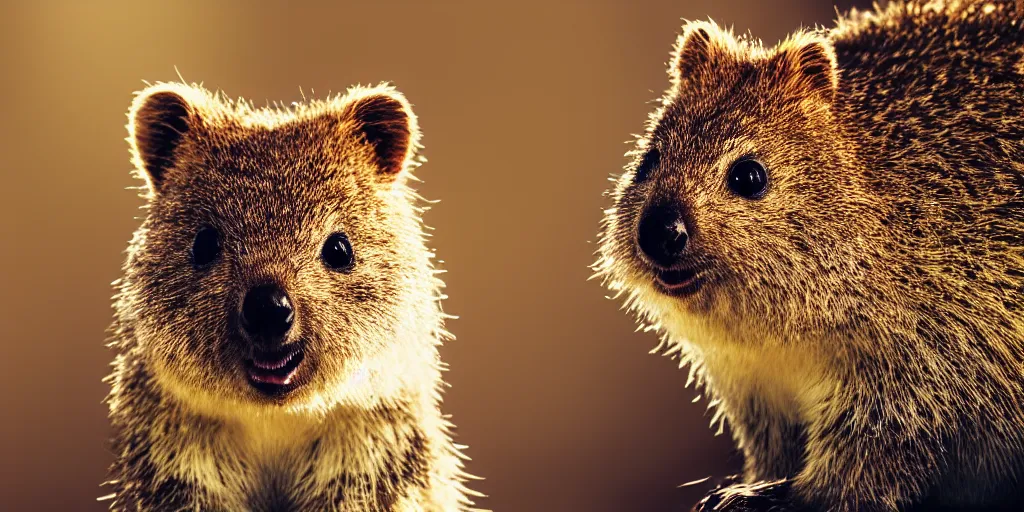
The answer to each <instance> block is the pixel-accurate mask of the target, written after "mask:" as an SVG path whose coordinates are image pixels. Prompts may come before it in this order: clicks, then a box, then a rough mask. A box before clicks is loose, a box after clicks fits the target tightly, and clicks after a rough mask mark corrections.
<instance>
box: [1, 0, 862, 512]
mask: <svg viewBox="0 0 1024 512" xmlns="http://www.w3.org/2000/svg"><path fill="white" fill-rule="evenodd" d="M859 3H861V4H863V3H865V2H859ZM839 4H840V5H839V8H841V9H845V8H847V7H849V6H850V4H851V2H850V1H849V0H847V1H842V2H839ZM708 16H710V17H712V18H713V19H715V20H716V21H718V22H720V23H724V24H726V25H735V27H736V29H737V31H739V32H744V31H746V30H750V31H751V32H752V33H753V34H754V35H755V36H757V37H760V38H762V39H764V40H765V41H766V42H772V43H774V42H775V41H777V40H778V39H779V38H781V37H783V36H784V35H785V34H786V33H787V32H789V31H791V30H793V29H796V28H798V27H800V26H809V25H813V24H815V23H830V22H831V20H832V19H833V17H834V7H833V5H832V3H831V2H829V1H822V0H818V1H811V0H803V1H801V0H786V1H778V2H769V3H766V2H760V1H757V0H732V1H712V0H701V1H667V0H664V1H644V2H639V1H628V0H622V1H612V0H577V1H553V0H546V1H533V0H530V1H523V0H512V1H502V2H473V1H464V2H413V1H410V2H407V3H406V2H395V1H392V2H373V3H371V2H365V3H364V2H331V3H326V2H325V3H322V4H306V5H302V6H299V5H295V4H294V3H286V2H281V3H274V4H272V3H269V2H263V3H259V4H257V3H256V2H242V1H232V2H218V3H216V4H214V3H213V2H211V3H209V4H208V3H207V2H194V3H172V2H159V3H157V2H152V3H147V2H120V3H114V2H105V3H87V2H66V3H59V2H38V3H35V4H31V3H29V2H18V3H14V2H11V3H10V4H8V5H4V6H3V7H0V20H3V23H2V29H0V43H2V44H0V65H2V67H0V69H2V79H0V92H2V95H0V98H2V100H3V110H2V112H0V170H2V172H3V178H4V179H3V182H2V185H0V235H2V246H0V247H2V248H0V269H2V270H0V279H2V281H0V290H2V293H0V328H2V331H0V332H2V336H3V347H2V352H0V353H2V357H0V385H2V393H0V399H2V400H3V402H2V404H0V411H2V416H0V440H2V445H0V475H2V476H0V497H2V505H0V509H3V510H10V511H22V510H39V511H49V510H75V511H78V510H82V511H100V510H103V509H104V508H105V506H104V505H102V504H99V503H97V502H96V501H95V498H96V497H97V496H100V495H102V494H106V492H107V491H106V490H105V489H101V488H100V487H99V483H100V482H101V481H102V480H103V479H104V474H105V469H106V466H107V465H108V463H109V462H110V460H111V456H110V454H109V453H108V451H107V449H106V445H105V440H106V437H107V435H108V431H107V421H106V410H105V407H104V405H102V404H101V400H102V399H103V397H104V395H105V393H106V391H107V386H106V385H105V384H103V383H101V382H100V379H101V378H102V377H103V376H104V375H106V374H107V372H108V363H109V361H110V359H111V358H112V354H111V353H110V352H109V351H108V350H107V349H106V348H105V347H104V345H103V340H104V337H105V333H104V329H105V328H106V326H107V324H108V322H109V319H110V317H111V310H110V306H109V302H110V301H109V298H110V295H111V289H110V286H109V283H110V282H111V281H113V280H114V279H115V278H117V277H118V276H119V268H120V265H121V262H122V259H123V253H122V251H123V249H124V248H125V247H126V245H127V241H128V239H129V237H130V235H131V233H132V231H133V230H134V229H135V227H136V226H137V223H138V220H137V219H136V218H135V217H136V216H138V215H141V214H142V212H141V211H140V210H138V209H137V207H138V206H139V205H140V204H141V201H140V200H139V199H138V197H136V193H135V192H134V191H130V190H126V189H125V188H126V187H130V186H135V185H138V184H139V183H135V182H134V181H133V180H132V179H131V177H130V176H129V170H130V167H129V161H128V151H127V150H128V147H127V144H126V143H125V142H124V141H123V140H122V139H123V138H124V137H125V134H126V132H125V129H124V124H125V121H126V119H125V112H126V110H127V108H128V105H129V102H130V101H131V98H132V96H131V93H132V92H133V91H135V90H138V89H140V88H141V87H142V86H143V84H142V80H150V81H156V80H175V79H176V78H177V75H176V72H175V66H177V68H178V70H180V72H181V74H182V75H183V76H184V78H185V79H187V80H189V81H196V82H199V81H201V82H204V83H205V85H206V86H207V87H210V88H216V89H222V90H224V91H226V92H227V93H228V94H229V95H230V96H233V97H237V96H243V97H245V98H250V99H252V100H254V101H256V102H257V103H260V104H262V103H264V102H265V101H278V100H280V101H283V102H291V101H295V100H300V99H301V96H300V92H299V88H300V87H302V88H303V90H304V91H305V92H306V94H307V95H309V94H310V91H314V92H313V94H312V95H314V96H323V95H324V94H326V93H328V92H329V91H335V92H336V91H343V90H344V89H345V88H346V87H347V86H348V85H350V84H355V83H363V84H372V83H377V82H379V81H382V80H390V81H393V82H394V83H395V84H396V85H397V86H398V88H399V89H400V90H402V91H403V92H405V93H406V94H407V95H408V97H409V98H410V100H411V101H412V102H413V103H414V106H415V111H416V112H417V114H418V115H419V116H420V119H421V124H422V127H423V129H424V132H425V138H424V142H425V144H426V151H425V153H424V154H425V155H426V156H427V157H428V158H429V163H428V164H427V165H426V166H425V167H423V168H422V169H421V171H420V173H419V176H420V177H421V178H423V179H424V180H425V183H424V184H423V185H422V186H421V187H420V190H421V191H422V193H423V195H425V196H426V197H427V198H431V199H442V202H441V203H440V204H439V205H437V206H436V207H435V208H434V209H433V210H431V211H430V212H429V213H428V214H427V223H428V224H430V225H431V226H434V227H436V228H437V231H436V237H435V238H434V239H433V242H432V245H433V246H434V247H435V248H436V249H437V251H438V254H439V257H440V258H441V259H443V260H444V261H445V263H444V265H443V267H444V268H447V269H448V270H449V273H448V274H447V276H446V280H447V283H448V292H449V294H450V296H451V299H450V300H448V301H447V303H446V304H445V309H446V310H447V311H448V312H450V313H453V314H457V315H459V316H460V317H461V318H460V319H459V320H456V321H452V322H451V323H450V324H449V327H450V329H451V330H452V331H453V332H454V333H455V334H456V336H457V337H458V340H457V341H455V342H453V343H451V344H449V345H448V346H447V347H445V348H444V351H443V356H444V358H445V359H446V360H447V361H448V363H450V364H451V368H452V370H451V372H449V373H448V379H449V381H450V383H451V384H452V386H453V387H452V389H451V390H450V391H449V392H448V393H447V395H446V401H445V409H446V410H447V412H449V413H452V414H453V415H454V419H455V421H456V423H457V424H458V426H459V429H458V441H460V442H463V443H466V444H468V445H470V448H469V451H468V453H469V455H470V456H472V457H473V459H474V460H473V462H471V463H470V465H469V469H470V471H471V472H473V473H475V474H478V475H482V476H484V477H486V480H485V481H483V482H481V483H478V484H477V485H476V488H477V489H479V490H480V491H483V492H485V493H486V494H488V495H489V496H490V497H489V498H488V499H486V500H484V501H482V502H481V505H483V506H485V507H489V508H493V509H495V510H496V511H498V512H501V511H514V512H519V511H528V512H543V511H587V512H603V511H608V512H612V511H614V512H630V511H668V510H681V509H683V508H684V507H685V506H686V505H689V504H692V503H693V501H694V500H696V499H697V498H698V497H699V495H700V493H701V491H702V488H691V489H677V488H676V487H677V486H678V485H679V484H681V483H684V482H687V481H690V480H694V479H698V478H702V477H704V476H708V475H718V476H721V475H725V474H727V473H729V472H732V471H735V470H736V469H737V467H738V464H739V457H738V456H736V454H734V453H733V451H732V450H731V446H730V442H729V439H728V436H727V435H723V436H719V437H714V436H713V433H712V432H711V431H710V429H709V428H707V423H708V421H709V419H710V417H709V415H707V414H705V406H706V401H701V402H698V403H691V400H692V399H693V398H694V396H695V393H696V392H695V391H694V390H692V389H685V388H684V387H683V385H684V382H685V373H684V372H681V371H679V370H678V369H676V365H675V364H674V362H673V361H670V360H669V359H667V358H664V357H660V356H654V355H648V353H647V351H648V350H649V349H651V348H652V347H653V346H654V345H655V342H656V339H655V337H654V336H653V335H651V334H644V333H634V332H633V330H634V322H633V320H632V319H631V318H629V317H627V316H626V315H624V314H623V313H621V312H620V311H619V303H617V302H613V301H610V300H607V299H606V298H605V292H604V290H603V289H602V288H601V287H600V286H599V284H598V283H597V282H588V281H587V277H588V276H589V274H590V271H589V270H588V265H589V264H590V263H591V262H592V261H593V256H592V253H593V252H594V250H595V246H594V240H595V238H596V232H597V229H598V221H599V219H600V217H601V209H602V208H603V207H606V206H607V205H608V202H607V200H606V199H605V198H604V197H603V196H602V192H603V191H604V190H605V189H606V188H607V187H608V185H609V183H608V180H607V177H608V175H609V174H611V173H615V172H618V170H619V169H620V167H621V166H622V164H623V163H624V162H625V160H624V158H623V156H622V155H623V153H624V152H625V151H626V150H627V149H628V146H627V145H626V144H624V142H625V141H628V140H630V138H631V137H630V134H631V133H634V132H637V131H639V130H641V128H642V125H643V122H644V119H645V116H646V115H647V113H648V111H649V110H650V108H651V105H650V104H649V103H648V102H649V101H650V100H653V99H654V98H656V97H657V96H658V95H659V93H660V91H662V90H663V89H664V88H665V87H667V85H668V80H667V78H666V75H665V69H664V67H665V65H664V63H665V62H666V60H667V59H668V55H669V50H670V48H671V45H672V43H673V41H674V37H675V35H676V33H677V32H678V31H679V28H680V25H681V22H680V18H689V19H702V18H706V17H708Z"/></svg>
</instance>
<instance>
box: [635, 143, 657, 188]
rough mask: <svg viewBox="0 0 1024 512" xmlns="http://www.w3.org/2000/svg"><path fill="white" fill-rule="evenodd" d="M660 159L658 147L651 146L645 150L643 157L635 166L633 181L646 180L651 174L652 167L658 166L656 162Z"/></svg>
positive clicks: (641, 181) (640, 181)
mask: <svg viewBox="0 0 1024 512" xmlns="http://www.w3.org/2000/svg"><path fill="white" fill-rule="evenodd" d="M660 161H661V153H660V152H659V151H658V148H655V147H652V148H651V149H649V150H647V153H645V154H644V157H643V159H641V160H640V165H638V166H637V167H636V174H634V175H633V183H643V182H645V181H647V178H649V177H650V176H651V173H652V172H654V169H655V168H657V167H658V163H659V162H660Z"/></svg>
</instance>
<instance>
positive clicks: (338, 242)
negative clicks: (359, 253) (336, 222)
mask: <svg viewBox="0 0 1024 512" xmlns="http://www.w3.org/2000/svg"><path fill="white" fill-rule="evenodd" d="M320 259H322V260H324V265H327V268H329V269H331V270H335V271H338V272H343V271H346V270H349V269H351V268H352V264H353V263H355V255H354V254H353V253H352V244H351V243H349V241H348V237H347V236H345V234H344V233H334V234H333V235H331V236H329V237H327V241H326V242H324V248H323V249H321V250H320Z"/></svg>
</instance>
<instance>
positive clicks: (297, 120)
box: [116, 84, 440, 409]
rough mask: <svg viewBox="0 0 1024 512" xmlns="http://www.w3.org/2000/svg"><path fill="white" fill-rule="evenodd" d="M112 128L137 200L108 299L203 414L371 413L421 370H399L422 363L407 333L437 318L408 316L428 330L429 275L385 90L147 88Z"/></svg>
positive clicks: (409, 132)
mask: <svg viewBox="0 0 1024 512" xmlns="http://www.w3.org/2000/svg"><path fill="white" fill-rule="evenodd" d="M129 128H130V130H131V134H132V135H131V137H130V141H131V143H132V146H133V150H134V155H135V159H136V165H137V167H138V168H139V169H144V170H145V172H144V176H142V177H143V178H144V179H145V181H146V184H147V187H148V198H149V204H148V205H147V209H146V218H145V220H144V222H143V224H142V227H141V228H140V229H139V230H138V232H137V233H136V235H135V238H134V240H133V242H132V244H131V247H130V249H129V259H128V262H127V263H126V265H125V271H126V275H125V278H124V280H123V282H122V283H121V285H120V286H121V293H120V294H119V300H118V303H117V306H116V309H117V311H118V315H119V319H120V324H121V325H125V326H131V327H130V328H131V329H132V330H133V331H134V332H133V334H134V337H135V339H137V340H138V343H139V344H140V346H142V347H143V349H144V352H145V354H147V356H148V357H149V358H151V361H152V363H153V367H154V372H155V373H156V377H157V379H158V380H159V381H161V382H163V383H164V384H165V385H167V386H168V387H169V388H170V389H172V390H174V391H175V392H176V394H178V395H179V396H180V397H183V398H184V399H186V400H188V401H192V402H203V403H205V404H207V405H209V406H210V408H211V409H217V408H219V407H222V406H224V405H229V404H234V405H245V406H256V407H263V406H267V407H270V406H282V405H284V406H288V407H293V408H324V409H326V408H328V407H330V406H332V405H334V404H336V403H339V402H340V403H352V404H359V405H365V406H370V405H372V404H373V403H374V401H375V400H378V399H380V398H382V397H387V396H388V393H389V392H391V391H392V390H396V389H398V388H400V387H401V386H400V385H399V383H400V382H401V381H402V380H403V379H414V378H417V376H416V375H415V374H416V372H417V371H418V370H415V368H418V367H419V366H428V367H429V366H430V365H410V366H411V367H412V368H414V369H407V368H406V367H405V365H404V364H403V363H402V362H403V361H408V360H415V359H416V357H422V358H431V359H430V360H431V361H433V359H432V358H433V357H436V356H434V355H433V354H434V353H433V352H432V351H433V349H434V347H433V341H432V339H424V338H425V337H424V336H423V335H422V334H421V333H424V332H427V333H432V332H437V331H438V330H439V329H440V326H439V325H425V326H424V325H420V324H422V323H424V322H434V323H437V315H436V314H430V312H431V311H433V310H432V309H431V308H436V305H435V300H436V298H437V294H438V288H439V282H438V281H437V280H436V279H435V278H434V277H433V271H432V267H431V263H430V256H431V255H430V253H429V252H428V251H427V249H426V248H425V247H424V245H423V240H422V238H423V232H422V227H421V224H420V221H419V213H420V212H419V211H418V209H417V208H416V207H415V206H414V199H415V197H414V196H413V194H412V193H411V192H410V190H409V189H408V188H407V187H406V186H405V184H404V181H405V179H406V177H407V176H406V175H407V173H408V171H409V169H410V168H411V167H412V166H414V163H413V162H412V156H413V153H414V150H415V148H416V147H417V146H418V133H417V127H416V121H415V118H414V116H413V114H412V112H411V110H410V108H409V105H408V103H407V102H406V101H405V99H404V97H402V96H401V95H400V94H399V93H397V92H396V91H394V90H392V89H390V88H387V87H378V88H373V89H354V90H352V91H350V92H349V94H348V95H346V96H343V97H338V98H334V99H331V100H328V101H325V102H315V103H311V104H308V105H304V106H300V107H296V108H294V109H291V110H287V111H285V110H272V109H254V108H252V107H250V106H249V105H247V104H244V103H240V102H238V103H233V102H226V101H224V100H223V99H222V98H219V97H216V96H214V95H211V94H210V93H207V92H206V91H204V90H202V89H198V88H192V87H188V86H184V85H176V84H165V85H157V86H154V87H152V88H150V89H147V90H146V91H143V92H142V93H141V94H140V95H139V96H138V97H137V99H136V101H135V103H134V105H133V108H132V111H131V113H130V126H129ZM410 312H412V314H410ZM395 354H402V357H396V356H395ZM407 370H408V371H407ZM403 372H404V373H403ZM371 390H372V391H371Z"/></svg>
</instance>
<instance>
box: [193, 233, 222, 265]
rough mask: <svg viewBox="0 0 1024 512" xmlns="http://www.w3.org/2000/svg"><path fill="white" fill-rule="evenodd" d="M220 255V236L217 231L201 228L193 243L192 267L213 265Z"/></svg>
mask: <svg viewBox="0 0 1024 512" xmlns="http://www.w3.org/2000/svg"><path fill="white" fill-rule="evenodd" d="M219 254H220V234H219V233H217V230H216V229H214V228H212V227H210V226H204V227H202V228H199V231H198V232H197V233H196V238H195V240H193V241H192V265H193V266H195V267H202V266H205V265H209V264H210V263H213V260H215V259H217V256H218V255H219Z"/></svg>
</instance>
